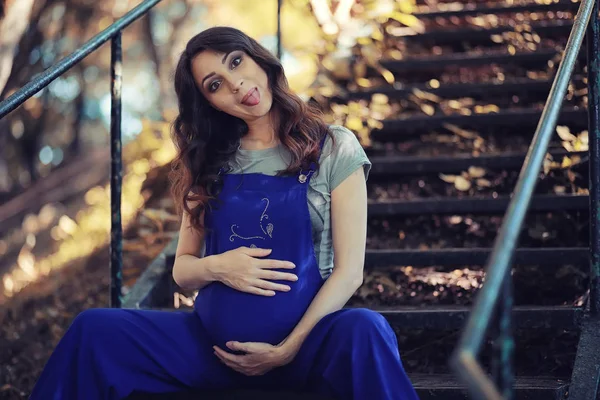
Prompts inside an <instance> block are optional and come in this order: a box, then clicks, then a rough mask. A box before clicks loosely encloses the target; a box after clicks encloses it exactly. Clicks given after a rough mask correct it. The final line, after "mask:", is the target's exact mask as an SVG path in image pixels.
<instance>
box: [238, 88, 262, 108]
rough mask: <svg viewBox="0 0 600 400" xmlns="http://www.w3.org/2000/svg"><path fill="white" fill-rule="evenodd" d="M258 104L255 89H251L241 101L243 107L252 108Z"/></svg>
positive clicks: (258, 96) (258, 98)
mask: <svg viewBox="0 0 600 400" xmlns="http://www.w3.org/2000/svg"><path fill="white" fill-rule="evenodd" d="M258 103H260V93H259V92H258V89H257V88H255V87H254V88H252V89H250V90H249V91H248V93H246V95H245V96H244V98H243V99H242V104H243V105H245V106H250V107H253V106H255V105H257V104H258Z"/></svg>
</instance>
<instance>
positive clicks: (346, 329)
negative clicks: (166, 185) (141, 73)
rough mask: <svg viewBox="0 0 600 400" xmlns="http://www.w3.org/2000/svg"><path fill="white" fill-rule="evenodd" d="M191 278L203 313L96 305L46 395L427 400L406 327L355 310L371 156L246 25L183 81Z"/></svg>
mask: <svg viewBox="0 0 600 400" xmlns="http://www.w3.org/2000/svg"><path fill="white" fill-rule="evenodd" d="M175 90H176V93H177V96H178V100H179V116H178V117H177V119H176V121H175V124H174V129H173V130H174V135H173V136H174V141H175V143H176V146H177V148H178V156H177V158H176V160H175V162H174V164H173V178H174V179H173V182H172V184H173V194H174V196H175V198H176V200H177V202H178V204H179V205H180V209H181V214H182V224H181V230H180V236H179V242H178V248H177V253H176V260H175V264H174V267H173V277H174V279H175V281H176V282H177V283H178V284H179V285H180V286H181V287H184V288H189V289H192V288H193V289H198V290H199V292H198V295H197V297H196V299H195V306H194V312H166V311H152V310H125V309H91V310H86V311H84V312H82V313H81V314H79V315H78V316H77V317H76V318H75V320H74V321H73V323H72V325H71V327H70V328H69V330H68V331H67V332H66V334H65V336H64V337H63V338H62V340H61V341H60V343H59V344H58V346H57V347H56V349H55V351H54V353H53V354H52V356H51V357H50V360H49V361H48V363H47V365H46V367H45V369H44V371H43V373H42V375H41V377H40V378H39V380H38V382H37V384H36V387H35V389H34V391H33V394H32V396H31V398H32V399H34V400H35V399H44V400H46V399H82V400H84V399H85V400H95V399H123V398H125V397H127V396H129V395H130V394H132V393H135V392H141V393H167V392H177V391H182V390H193V389H230V388H261V389H267V390H269V389H271V390H276V389H277V390H281V389H287V390H301V391H309V392H314V393H320V394H324V395H328V396H330V397H332V398H337V399H360V400H367V399H369V400H371V399H372V400H387V399H390V400H391V399H397V400H413V399H416V398H417V396H416V394H415V391H414V389H413V387H412V385H411V383H410V381H409V379H408V377H407V376H406V373H405V371H404V369H403V367H402V363H401V360H400V355H399V352H398V346H397V341H396V337H395V335H394V332H393V331H392V329H391V328H390V326H389V324H388V323H387V321H386V320H385V319H384V318H383V317H382V316H381V315H379V314H377V313H375V312H373V311H369V310H367V309H343V306H344V305H345V304H346V302H347V301H348V299H349V298H350V297H351V296H352V294H353V293H354V292H355V291H356V289H358V287H359V286H360V285H361V283H362V276H363V263H364V252H365V238H366V222H367V200H366V198H367V195H366V184H365V181H366V179H367V177H368V173H369V169H370V165H371V164H370V162H369V160H368V158H367V157H366V155H365V153H364V151H363V149H362V147H361V146H360V144H359V143H358V140H357V139H356V137H355V136H354V135H353V134H352V133H351V132H350V131H348V130H347V129H345V128H343V127H340V126H328V125H327V124H325V123H324V121H323V119H322V117H321V116H320V115H319V113H318V112H316V111H315V110H314V109H312V108H311V107H309V106H307V105H306V104H304V103H303V102H302V100H301V99H300V98H298V97H297V96H296V95H294V94H293V93H292V92H291V91H290V89H289V88H288V86H287V81H286V78H285V75H284V73H283V69H282V66H281V64H280V63H279V61H278V60H277V58H275V57H274V56H273V55H272V54H271V53H269V51H267V50H266V49H265V48H263V47H262V46H261V45H260V44H259V43H257V42H256V41H255V40H253V39H251V38H249V37H248V36H246V35H245V34H244V33H242V32H240V31H239V30H236V29H233V28H225V27H217V28H211V29H208V30H206V31H204V32H201V33H200V34H198V35H196V36H195V37H193V38H192V39H191V40H190V41H189V43H188V44H187V47H186V49H185V51H184V52H183V54H182V55H181V58H180V60H179V63H178V66H177V70H176V72H175Z"/></svg>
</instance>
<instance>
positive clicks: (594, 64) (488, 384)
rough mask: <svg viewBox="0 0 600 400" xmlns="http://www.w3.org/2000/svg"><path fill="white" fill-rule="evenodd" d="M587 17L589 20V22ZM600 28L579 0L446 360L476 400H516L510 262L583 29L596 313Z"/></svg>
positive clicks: (594, 305)
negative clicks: (482, 357)
mask: <svg viewBox="0 0 600 400" xmlns="http://www.w3.org/2000/svg"><path fill="white" fill-rule="evenodd" d="M591 16H593V17H592V18H591ZM590 18H591V23H590ZM588 23H589V27H588ZM599 24H600V22H599V17H598V2H597V1H596V0H581V4H580V6H579V10H578V12H577V15H576V17H575V22H574V25H573V29H572V31H571V33H570V35H569V39H568V41H567V45H566V47H565V50H564V54H563V58H562V61H561V63H560V65H559V67H558V71H557V74H556V77H555V79H554V82H553V84H552V88H551V89H550V94H549V95H548V98H547V100H546V104H545V106H544V110H543V112H542V115H541V118H540V121H539V124H538V126H537V129H536V131H535V135H534V137H533V140H532V142H531V145H530V146H529V150H528V152H527V156H526V158H525V162H524V164H523V167H522V169H521V172H520V176H519V180H518V182H517V184H516V188H515V190H514V193H513V197H512V199H511V202H510V204H509V206H508V210H507V212H506V215H505V217H504V221H503V223H502V227H501V229H500V231H499V233H498V236H497V237H496V240H495V243H494V248H493V251H492V254H491V256H490V259H489V260H488V263H487V266H486V280H485V283H484V284H483V286H482V288H481V290H480V292H479V293H478V295H477V298H476V300H475V303H474V306H473V311H472V313H471V315H470V317H469V319H468V321H467V324H466V327H465V329H464V331H463V333H462V336H461V338H460V342H459V344H458V346H457V348H456V349H455V352H454V354H453V355H452V357H451V360H450V365H451V367H452V369H453V370H454V372H455V373H456V374H457V375H458V376H459V378H460V379H461V380H462V381H463V382H464V383H465V384H466V385H467V387H468V390H469V392H470V393H471V395H472V396H473V397H474V398H476V399H491V400H496V399H512V398H513V396H514V389H513V381H514V371H513V366H512V354H513V348H514V340H513V337H512V332H511V322H512V318H511V311H512V303H513V296H512V277H511V261H512V258H513V256H514V253H515V247H516V243H517V240H518V237H519V233H520V231H521V227H522V226H523V221H524V217H525V214H526V213H527V210H528V208H529V204H530V202H531V198H532V194H533V191H534V188H535V185H536V183H537V178H538V173H539V171H540V169H541V167H542V163H543V161H544V158H545V155H546V152H547V149H548V144H549V142H550V139H551V138H552V136H553V134H554V130H555V128H556V123H557V119H558V115H559V113H560V110H561V106H562V102H563V99H564V97H565V94H566V91H567V86H568V84H569V80H570V77H571V75H572V72H573V67H574V65H575V61H576V60H577V54H578V53H579V50H580V48H581V43H582V41H583V38H584V36H585V35H586V27H588V32H587V46H588V47H587V48H588V54H587V56H588V100H589V103H588V110H589V111H588V117H589V121H588V123H589V130H588V133H589V143H590V147H589V153H590V196H589V197H590V222H591V228H590V229H591V235H590V258H591V260H590V261H591V262H590V264H591V266H590V268H591V271H590V297H589V304H590V312H591V314H593V315H597V314H598V313H599V312H600V282H599V276H600V259H599V257H600V232H599V229H600V224H599V223H598V217H599V215H598V210H599V207H600V185H599V178H600V176H599V174H600V153H599V148H598V137H599V136H600V131H599V127H598V119H599V111H598V109H599V106H598V101H599V99H598V97H599V96H600V83H599V62H600V55H599V53H598V46H599V38H598V35H599ZM494 316H496V321H495V322H496V326H495V327H496V329H497V330H498V335H497V337H496V338H495V341H494V345H493V353H494V354H493V357H492V365H491V369H492V371H491V372H492V378H490V377H488V374H486V372H485V371H484V369H483V368H482V366H481V364H480V363H479V362H478V360H477V357H478V355H479V353H480V352H481V348H482V346H483V343H484V338H485V336H486V334H487V332H488V329H489V328H490V325H491V322H492V318H493V317H494Z"/></svg>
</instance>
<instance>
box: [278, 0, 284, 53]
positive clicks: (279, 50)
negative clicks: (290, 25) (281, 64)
mask: <svg viewBox="0 0 600 400" xmlns="http://www.w3.org/2000/svg"><path fill="white" fill-rule="evenodd" d="M282 1H283V0H277V58H278V59H279V61H281V55H282V52H281V3H282Z"/></svg>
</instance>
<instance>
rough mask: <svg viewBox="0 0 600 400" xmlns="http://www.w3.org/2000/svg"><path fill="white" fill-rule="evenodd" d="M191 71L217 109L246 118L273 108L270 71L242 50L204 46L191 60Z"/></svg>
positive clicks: (250, 119)
mask: <svg viewBox="0 0 600 400" xmlns="http://www.w3.org/2000/svg"><path fill="white" fill-rule="evenodd" d="M192 74H193V75H194V80H195V81H196V84H197V86H198V88H200V91H201V92H202V94H203V95H204V96H205V97H206V99H207V100H208V101H209V102H210V104H212V106H213V107H215V108H216V109H218V110H221V111H223V112H225V113H227V114H229V115H232V116H234V117H238V118H240V119H242V120H244V121H246V122H251V121H254V120H257V119H258V118H261V117H264V116H265V115H267V114H268V113H269V111H270V110H271V105H272V103H273V97H272V94H271V90H270V88H269V80H268V78H267V74H266V73H265V71H263V69H262V68H261V67H260V66H259V65H258V64H257V63H256V62H254V60H253V59H252V57H250V56H248V55H247V54H246V53H245V52H243V51H241V50H236V51H232V52H231V53H228V54H223V53H217V52H214V51H212V50H205V51H203V52H201V53H199V54H198V55H196V56H195V57H194V59H193V60H192Z"/></svg>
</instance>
